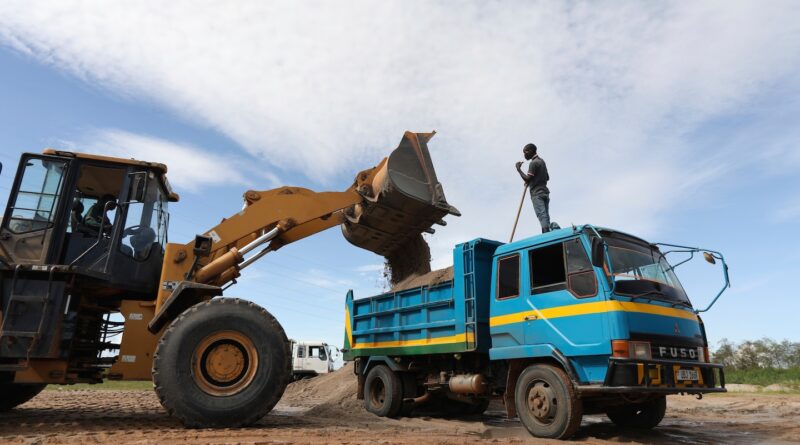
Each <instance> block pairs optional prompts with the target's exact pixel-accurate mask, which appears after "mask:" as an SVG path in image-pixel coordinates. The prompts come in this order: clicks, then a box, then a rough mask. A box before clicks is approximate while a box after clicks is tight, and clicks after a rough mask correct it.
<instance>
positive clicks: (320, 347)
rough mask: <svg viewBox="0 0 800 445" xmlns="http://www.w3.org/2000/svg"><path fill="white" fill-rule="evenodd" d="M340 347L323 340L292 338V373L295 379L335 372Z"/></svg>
mask: <svg viewBox="0 0 800 445" xmlns="http://www.w3.org/2000/svg"><path fill="white" fill-rule="evenodd" d="M338 352H339V349H338V348H336V347H335V346H333V347H332V346H329V345H328V344H327V343H325V342H322V341H295V340H292V374H293V375H294V379H295V380H300V379H306V378H311V377H315V376H317V375H319V374H327V373H329V372H333V363H334V361H336V358H338Z"/></svg>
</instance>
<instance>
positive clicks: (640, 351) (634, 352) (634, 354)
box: [629, 341, 652, 360]
mask: <svg viewBox="0 0 800 445" xmlns="http://www.w3.org/2000/svg"><path fill="white" fill-rule="evenodd" d="M629 351H630V354H631V358H638V359H643V360H650V359H651V358H652V356H651V355H650V343H649V342H646V341H632V342H630V348H629Z"/></svg>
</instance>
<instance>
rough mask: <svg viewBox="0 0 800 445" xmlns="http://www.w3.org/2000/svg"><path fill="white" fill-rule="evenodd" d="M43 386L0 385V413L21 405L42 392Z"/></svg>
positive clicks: (25, 384)
mask: <svg viewBox="0 0 800 445" xmlns="http://www.w3.org/2000/svg"><path fill="white" fill-rule="evenodd" d="M45 386H47V385H45V384H40V383H0V394H2V395H3V396H2V397H0V412H2V411H8V410H10V409H12V408H14V407H17V406H19V405H22V404H23V403H25V402H27V401H28V400H30V399H32V398H34V397H36V395H37V394H39V393H40V392H42V390H44V388H45Z"/></svg>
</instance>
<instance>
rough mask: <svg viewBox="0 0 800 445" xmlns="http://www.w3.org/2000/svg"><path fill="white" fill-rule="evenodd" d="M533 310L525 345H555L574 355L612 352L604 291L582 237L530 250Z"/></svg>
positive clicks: (528, 301)
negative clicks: (599, 289) (609, 350)
mask: <svg viewBox="0 0 800 445" xmlns="http://www.w3.org/2000/svg"><path fill="white" fill-rule="evenodd" d="M527 263H528V275H529V282H530V291H529V292H528V294H527V296H526V300H527V304H528V306H529V307H530V308H532V309H533V311H532V313H531V316H529V317H526V318H525V343H526V344H528V345H534V344H549V345H552V346H554V347H556V348H557V349H558V350H560V351H561V352H562V353H563V354H564V355H566V356H568V357H574V356H588V355H596V354H602V353H604V352H607V349H608V344H609V343H608V336H607V334H606V332H605V330H606V314H605V312H604V311H603V306H602V303H600V304H592V303H598V302H602V300H603V299H604V297H603V293H602V292H598V285H597V278H596V276H595V272H594V269H593V268H592V265H591V263H590V261H589V256H588V254H587V250H586V247H585V246H584V244H583V242H582V241H581V239H580V238H571V239H568V240H566V241H561V242H556V243H551V244H548V245H544V246H538V247H536V248H534V249H531V250H529V251H528V252H527Z"/></svg>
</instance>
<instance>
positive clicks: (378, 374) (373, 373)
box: [364, 365, 403, 417]
mask: <svg viewBox="0 0 800 445" xmlns="http://www.w3.org/2000/svg"><path fill="white" fill-rule="evenodd" d="M364 407H365V408H366V409H367V411H369V412H371V413H372V414H375V415H376V416H380V417H396V416H397V415H398V414H400V409H401V408H402V407H403V383H402V381H401V380H400V377H398V376H397V374H395V373H394V372H392V370H391V369H389V368H388V367H387V366H386V365H377V366H375V367H374V368H372V369H370V371H369V373H367V379H366V380H365V381H364Z"/></svg>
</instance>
